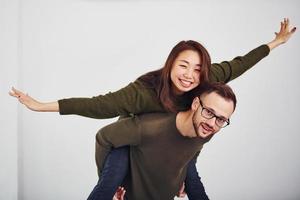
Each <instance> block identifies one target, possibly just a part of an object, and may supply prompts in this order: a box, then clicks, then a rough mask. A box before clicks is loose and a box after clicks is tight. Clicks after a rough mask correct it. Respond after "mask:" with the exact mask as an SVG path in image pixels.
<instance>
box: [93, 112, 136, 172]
mask: <svg viewBox="0 0 300 200" xmlns="http://www.w3.org/2000/svg"><path fill="white" fill-rule="evenodd" d="M140 141H141V125H140V123H139V118H138V116H133V117H130V118H124V119H120V120H118V121H117V122H114V123H112V124H109V125H108V126H105V127H104V128H102V129H100V131H99V132H98V133H97V135H96V163H97V166H98V170H99V172H100V173H101V171H102V168H103V164H104V161H105V158H106V156H107V155H108V153H109V152H110V150H111V148H117V147H121V146H125V145H131V146H136V145H139V144H140Z"/></svg>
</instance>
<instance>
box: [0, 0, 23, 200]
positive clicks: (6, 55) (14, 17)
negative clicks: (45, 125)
mask: <svg viewBox="0 0 300 200" xmlns="http://www.w3.org/2000/svg"><path fill="white" fill-rule="evenodd" d="M18 9H19V4H18V1H17V0H0V99H1V104H0V112H1V115H0V199H1V200H2V199H8V200H14V199H17V194H18V193H17V191H18V159H17V148H18V147H17V144H18V137H17V135H18V113H17V110H18V107H17V104H16V103H15V102H14V101H12V99H11V98H10V97H9V96H8V91H9V88H10V86H11V85H18V77H19V76H18V66H19V60H18V54H19V47H18V40H19V34H18V25H19V14H18Z"/></svg>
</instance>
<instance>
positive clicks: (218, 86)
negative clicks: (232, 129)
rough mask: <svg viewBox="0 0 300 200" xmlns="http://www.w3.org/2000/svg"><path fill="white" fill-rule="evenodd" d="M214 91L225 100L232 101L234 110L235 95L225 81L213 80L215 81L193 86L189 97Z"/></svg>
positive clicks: (192, 97)
mask: <svg viewBox="0 0 300 200" xmlns="http://www.w3.org/2000/svg"><path fill="white" fill-rule="evenodd" d="M212 92H215V93H217V94H218V95H220V96H221V97H223V98H224V99H226V100H230V101H232V102H233V110H235V107H236V103H237V101H236V96H235V94H234V92H233V91H232V89H231V87H229V86H228V85H226V84H225V83H222V82H215V83H209V82H205V83H201V84H200V87H197V88H195V89H194V90H193V91H192V92H191V99H194V98H195V97H199V96H201V95H203V94H209V93H212Z"/></svg>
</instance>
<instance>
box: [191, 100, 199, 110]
mask: <svg viewBox="0 0 300 200" xmlns="http://www.w3.org/2000/svg"><path fill="white" fill-rule="evenodd" d="M199 106H200V99H199V97H195V98H194V99H193V102H192V106H191V109H192V110H193V111H196V110H197V109H198V107H199Z"/></svg>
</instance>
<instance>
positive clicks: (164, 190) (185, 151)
mask: <svg viewBox="0 0 300 200" xmlns="http://www.w3.org/2000/svg"><path fill="white" fill-rule="evenodd" d="M96 139H97V143H96V144H97V145H96V154H97V155H98V156H97V163H98V164H99V165H100V166H101V165H103V163H104V160H105V158H106V155H107V154H108V152H109V151H110V149H111V148H112V147H120V146H124V145H130V156H129V157H130V173H129V176H128V177H127V178H126V179H125V183H124V187H125V189H126V196H127V197H128V199H129V200H160V199H161V200H170V199H174V196H175V195H176V193H177V192H178V191H179V189H180V187H181V185H182V183H183V182H184V179H185V177H186V170H187V165H188V163H189V161H190V160H192V159H193V157H194V156H196V155H198V152H199V151H200V150H201V149H202V147H203V144H204V143H206V142H207V141H209V139H202V138H199V137H195V138H189V137H184V136H182V135H181V134H180V132H179V131H178V129H177V128H176V114H171V113H151V114H144V115H138V116H134V117H131V118H125V119H121V120H119V121H117V122H115V123H112V124H110V125H108V126H106V127H104V128H102V129H101V130H100V131H99V134H97V137H96ZM100 172H101V169H100Z"/></svg>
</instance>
